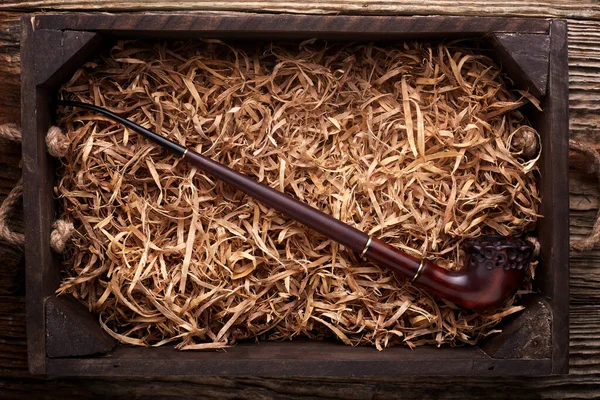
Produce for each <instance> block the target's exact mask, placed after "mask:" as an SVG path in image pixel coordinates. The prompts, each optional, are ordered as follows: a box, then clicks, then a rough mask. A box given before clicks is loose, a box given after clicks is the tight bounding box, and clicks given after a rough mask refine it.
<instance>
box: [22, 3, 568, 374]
mask: <svg viewBox="0 0 600 400" xmlns="http://www.w3.org/2000/svg"><path fill="white" fill-rule="evenodd" d="M21 23H22V25H21V26H22V43H21V71H22V75H21V77H22V94H21V96H22V100H21V105H22V129H23V179H24V209H25V234H26V242H25V252H26V279H27V346H28V358H29V369H30V371H31V372H32V373H34V374H47V375H51V376H147V377H150V376H168V375H173V376H200V375H211V376H233V375H245V376H249V375H250V376H407V375H476V376H481V375H483V376H490V375H493V376H502V375H520V376H523V375H549V374H561V373H566V372H567V371H568V346H569V336H568V326H569V325H568V312H569V303H568V302H569V264H568V263H569V258H568V256H569V246H568V238H569V221H568V214H569V213H568V210H569V207H568V201H569V199H568V76H567V74H568V69H567V24H566V22H565V21H563V20H547V19H525V18H486V17H448V16H433V17H420V16H411V17H407V16H317V15H281V14H279V15H274V14H215V13H212V14H203V13H191V14H190V13H188V14H173V13H149V14H146V13H138V14H86V13H82V14H56V15H52V14H48V15H36V16H27V17H23V18H22V21H21ZM132 36H133V37H156V38H183V37H214V38H223V39H235V38H245V39H268V40H276V39H307V38H312V37H318V38H328V39H331V40H353V41H367V40H405V39H442V38H459V37H475V38H476V37H486V38H487V39H488V40H489V41H490V42H491V43H493V45H494V46H495V49H496V50H497V52H496V53H497V57H498V60H499V61H500V62H501V63H502V65H503V68H504V69H505V71H507V72H508V73H509V75H510V76H511V79H512V80H513V81H514V82H515V84H516V85H517V86H522V87H526V88H528V89H529V90H530V91H531V92H533V93H534V94H536V95H539V96H541V97H542V107H543V109H544V111H543V112H538V111H536V110H534V109H533V108H532V109H531V111H528V117H529V119H530V120H531V121H532V123H533V124H534V126H535V127H536V128H537V129H538V131H539V132H540V133H541V137H542V147H543V151H542V157H541V160H540V167H541V171H542V175H541V181H540V189H541V194H542V197H543V201H542V205H541V209H540V211H541V214H542V215H543V218H542V219H541V220H540V222H539V227H538V238H539V241H540V244H541V257H540V258H541V262H540V267H539V268H538V270H537V273H536V281H535V286H536V289H537V293H536V294H534V295H529V296H528V298H527V299H526V300H525V301H526V302H527V303H528V305H529V307H528V309H527V310H526V311H525V312H523V313H520V314H519V315H518V316H516V317H515V318H512V320H509V321H508V322H507V323H506V324H505V325H504V332H503V333H502V334H500V335H496V336H494V337H492V338H491V339H490V340H488V341H486V342H484V343H483V344H482V345H478V346H472V347H461V348H451V347H444V348H440V349H438V348H434V347H420V348H417V349H415V350H409V349H408V348H406V347H403V346H396V347H393V348H389V349H386V350H385V351H383V352H378V351H376V350H375V349H373V348H369V347H358V348H356V347H349V346H344V345H341V344H335V343H325V342H316V341H308V340H297V341H292V342H261V343H259V344H250V343H245V344H240V345H237V346H234V347H233V348H230V349H228V350H227V352H212V351H211V352H179V351H176V350H174V349H173V348H172V347H162V348H149V349H146V348H137V347H131V346H125V345H117V346H116V347H114V349H112V350H110V351H106V349H109V348H111V347H112V346H113V345H114V344H113V343H111V340H110V339H107V338H106V335H105V334H104V332H102V331H101V329H100V327H99V324H98V321H97V320H96V319H94V317H92V315H91V314H89V313H88V312H87V310H85V309H84V308H83V307H81V306H80V305H79V304H78V303H76V302H74V301H68V299H61V298H56V297H55V296H54V291H55V290H56V288H57V287H58V284H59V266H60V260H59V257H58V256H57V255H55V254H53V253H52V251H51V249H50V244H49V238H50V231H51V226H52V223H53V220H54V219H55V218H56V209H55V207H56V204H55V203H56V202H55V200H54V198H53V185H54V183H55V178H56V177H55V162H54V160H52V158H51V157H50V156H49V155H48V154H47V153H46V150H45V143H44V137H45V133H46V131H47V129H48V128H49V126H50V124H51V121H52V116H53V110H52V108H53V102H52V99H53V98H54V97H53V96H55V95H56V90H57V88H58V87H59V85H60V84H61V83H62V82H64V81H65V79H67V78H68V77H69V75H71V74H72V73H73V72H74V71H75V70H76V69H77V68H78V67H79V66H80V65H81V64H82V63H83V62H85V61H86V60H88V59H89V58H90V57H92V56H93V55H94V52H96V51H98V49H100V48H102V47H103V46H104V45H105V42H106V41H107V39H111V38H112V39H114V38H115V37H132ZM540 320H542V321H545V320H547V321H548V327H547V329H544V328H543V327H542V326H541V325H543V324H541V325H539V324H537V323H534V324H533V326H534V327H535V326H536V325H539V328H537V329H539V331H532V328H531V326H532V325H531V321H540ZM528 321H529V324H528V323H527V322H528ZM527 326H529V328H527ZM536 335H537V336H539V335H542V336H543V338H542V339H546V340H547V342H548V343H549V344H550V345H549V347H548V348H547V349H535V346H536V345H535V343H537V339H535V337H536ZM532 343H533V344H532ZM61 346H62V347H61ZM107 346H108V347H107ZM531 346H533V348H534V349H533V350H531ZM64 348H67V350H64ZM525 348H526V349H529V350H524V349H525ZM69 349H71V351H73V349H76V350H78V351H81V352H80V353H69ZM102 349H104V350H102ZM95 352H96V353H105V354H92V353H95Z"/></svg>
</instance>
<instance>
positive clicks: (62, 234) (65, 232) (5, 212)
mask: <svg viewBox="0 0 600 400" xmlns="http://www.w3.org/2000/svg"><path fill="white" fill-rule="evenodd" d="M0 139H5V140H9V141H12V142H17V143H21V130H20V129H19V128H18V127H17V125H15V124H4V125H0ZM69 144H70V143H69V139H68V138H67V136H66V135H64V134H63V133H62V131H61V129H60V128H58V127H56V126H52V127H50V129H49V130H48V134H47V135H46V146H47V147H48V152H49V153H50V154H51V155H53V156H54V157H64V156H65V155H66V154H67V151H68V149H69ZM22 195H23V178H21V179H19V182H18V183H17V184H16V186H15V187H14V188H13V189H12V190H11V191H10V193H9V194H8V196H6V199H4V201H3V202H2V204H1V205H0V240H2V241H4V242H6V243H9V244H11V245H13V246H16V247H22V246H23V245H24V244H25V235H23V234H22V233H17V232H13V231H12V230H10V228H9V227H8V219H9V217H10V215H11V214H12V211H13V210H14V208H15V205H16V204H17V202H18V201H19V198H20V197H21V196H22ZM53 228H54V229H53V231H52V233H51V234H50V246H51V247H52V249H53V250H54V251H56V252H57V253H62V252H63V251H64V250H65V247H66V244H67V243H68V241H69V239H70V238H71V236H72V234H73V231H74V230H75V229H74V228H73V224H72V223H71V222H68V221H64V220H57V221H56V222H55V223H54V225H53Z"/></svg>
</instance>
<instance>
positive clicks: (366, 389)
mask: <svg viewBox="0 0 600 400" xmlns="http://www.w3.org/2000/svg"><path fill="white" fill-rule="evenodd" d="M157 10H177V11H188V10H194V11H207V10H209V11H242V12H252V11H255V12H256V11H260V12H266V11H269V12H294V13H353V14H357V13H365V14H406V15H413V14H422V15H431V14H448V15H485V16H530V17H552V18H565V19H567V20H568V23H569V75H570V77H569V86H570V91H569V97H570V99H569V106H570V135H571V138H572V139H576V140H580V141H584V142H587V143H589V144H590V146H591V147H593V148H595V149H598V148H599V147H600V145H599V142H600V140H599V139H600V137H599V134H598V133H597V132H600V108H599V107H598V106H599V104H600V1H598V0H584V1H576V0H534V1H526V0H523V1H508V0H487V1H486V0H477V1H474V0H469V1H453V0H432V1H429V2H426V1H422V0H404V1H402V0H391V1H382V0H380V1H373V0H362V1H345V0H329V1H326V2H319V1H306V0H301V1H293V2H292V1H289V0H286V1H275V0H262V1H248V2H246V1H217V2H209V1H192V0H178V1H170V2H167V1H164V0H163V1H156V0H155V1H149V2H143V1H117V0H107V1H104V2H102V1H99V0H36V1H10V0H8V1H7V0H3V1H1V2H0V124H2V123H6V122H16V123H19V121H20V91H19V85H20V80H19V38H20V32H19V17H20V16H22V15H26V14H27V13H32V12H48V11H60V12H63V11H88V12H90V11H98V12H99V11H111V12H122V11H129V12H131V11H139V12H142V11H157ZM20 154H21V153H20V147H19V146H18V145H16V144H10V143H0V198H4V197H5V196H6V195H7V194H8V192H9V191H10V189H11V188H12V187H13V186H14V185H15V183H16V182H17V181H18V179H19V176H20V162H21V157H20ZM569 175H570V180H571V182H570V210H564V212H570V223H571V236H572V238H573V239H576V238H579V237H582V236H584V235H586V234H587V233H588V232H589V231H590V230H591V228H592V226H593V224H594V221H595V218H596V214H597V212H598V198H599V192H598V181H597V178H596V177H595V175H594V171H591V170H590V167H589V162H587V161H586V160H585V159H583V158H582V157H580V156H578V155H572V156H571V159H570V171H569ZM12 225H13V228H14V229H15V230H16V231H20V232H22V231H23V219H22V213H21V211H18V212H16V213H15V215H14V216H13V218H12ZM0 260H1V262H0V397H2V398H5V397H10V398H15V397H27V398H59V397H63V396H64V397H67V398H70V397H74V396H78V398H96V397H108V398H134V397H144V398H163V397H195V398H215V399H217V398H219V399H220V398H261V399H262V398H272V397H276V398H291V399H308V398H310V399H313V398H323V399H325V398H327V399H340V398H343V399H363V398H364V399H379V398H382V399H383V398H400V397H401V398H403V399H413V398H415V399H423V398H435V399H437V398H443V399H445V398H463V399H464V398H474V397H486V398H489V399H496V398H527V399H529V398H531V399H537V398H594V397H597V398H600V246H596V248H595V249H593V250H591V251H587V252H582V253H577V252H572V253H571V257H570V260H571V278H570V288H571V297H570V301H571V307H570V313H571V318H570V323H571V328H570V334H571V343H570V374H569V375H567V376H554V377H547V378H525V379H519V378H489V379H485V378H478V379H465V378H405V379H335V378H330V379H262V378H201V379H189V378H188V379H160V380H157V379H152V380H145V379H129V380H116V379H111V380H100V379H60V380H45V379H41V378H37V377H32V376H31V375H29V374H28V371H27V348H26V341H25V337H26V332H25V298H24V295H25V281H24V269H23V268H24V267H23V254H22V252H21V251H20V250H19V249H16V248H13V247H10V246H7V245H2V244H0ZM250 373H251V371H249V374H250Z"/></svg>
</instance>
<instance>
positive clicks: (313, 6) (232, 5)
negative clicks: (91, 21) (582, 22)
mask: <svg viewBox="0 0 600 400" xmlns="http://www.w3.org/2000/svg"><path fill="white" fill-rule="evenodd" d="M32 9H38V10H39V9H43V10H45V11H49V10H62V11H67V10H77V11H83V10H86V11H94V10H98V11H100V10H102V11H132V10H134V11H140V10H145V11H148V10H203V11H255V12H266V11H271V12H285V13H310V14H343V13H346V14H403V15H415V14H423V15H495V16H500V15H503V16H526V17H561V18H579V19H583V18H585V19H598V18H599V16H600V5H599V4H598V2H597V1H595V0H582V1H579V2H578V1H576V0H569V1H560V0H534V1H507V0H489V1H486V0H470V1H460V2H459V1H453V0H430V1H419V0H389V1H386V0H362V1H347V0H329V1H318V0H309V1H306V0H305V1H290V0H287V1H278V0H263V1H241V0H237V1H236V0H234V1H223V0H221V1H208V0H200V1H198V0H179V1H165V0H151V1H118V0H107V1H98V0H33V1H31V0H17V1H5V2H4V3H3V4H1V5H0V10H18V11H22V10H32Z"/></svg>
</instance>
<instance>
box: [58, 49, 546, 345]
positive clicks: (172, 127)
mask: <svg viewBox="0 0 600 400" xmlns="http://www.w3.org/2000/svg"><path fill="white" fill-rule="evenodd" d="M62 94H63V95H64V96H66V97H69V98H73V99H77V100H80V101H84V102H90V103H94V104H97V105H100V106H103V107H106V108H108V109H110V110H112V111H114V112H117V113H119V114H121V115H124V116H126V117H128V118H129V119H131V120H133V121H135V122H137V123H139V124H141V125H142V126H144V127H146V128H149V129H152V130H154V131H156V132H158V133H160V134H161V135H164V136H166V137H168V138H170V139H171V140H174V141H176V142H178V143H180V144H182V145H185V146H192V147H194V148H195V149H196V150H197V151H199V152H202V153H203V154H205V155H206V156H208V157H210V158H212V159H214V160H217V161H219V162H221V163H224V164H226V165H228V166H230V167H232V168H234V169H235V170H237V171H240V172H242V173H245V174H247V175H250V176H253V177H256V179H258V180H259V181H261V182H263V183H266V184H268V185H270V186H271V187H273V188H276V189H278V190H282V191H285V192H287V193H289V194H291V195H293V196H296V197H297V198H299V199H300V200H302V201H304V202H306V203H308V204H310V205H311V206H313V207H316V208H318V209H320V210H323V211H324V212H327V213H329V214H331V215H333V216H335V217H337V218H339V219H341V220H342V221H344V222H346V223H349V224H350V225H353V226H355V227H357V228H358V229H361V230H363V231H364V232H367V233H369V234H371V235H375V236H377V237H379V238H382V239H383V240H385V241H387V242H389V243H391V244H393V245H395V246H397V247H398V248H400V249H403V250H405V251H407V252H410V253H411V254H413V255H415V256H426V257H427V258H429V259H431V260H432V261H435V262H437V263H438V264H440V265H442V266H443V267H445V268H449V269H453V268H459V267H460V265H461V263H462V255H461V252H460V251H459V247H460V244H461V242H462V241H463V240H464V239H466V238H471V237H476V236H479V235H482V234H489V233H499V234H502V235H507V236H519V235H522V234H524V233H526V232H528V231H531V230H532V229H533V228H534V227H535V224H536V220H537V218H538V211H537V208H538V205H539V203H540V196H539V193H538V189H537V185H536V178H535V175H536V173H538V169H537V166H536V161H537V158H538V157H539V149H538V152H537V154H533V155H531V154H529V155H530V157H529V158H525V157H524V156H523V149H521V148H514V147H513V144H512V137H513V135H518V134H519V133H521V132H524V130H525V129H527V132H530V131H531V129H532V128H524V127H526V126H527V124H526V121H525V119H524V117H523V115H522V114H521V113H520V112H519V110H518V109H519V107H520V106H522V105H523V104H525V103H527V102H530V101H535V99H533V98H532V97H531V96H530V95H528V94H525V93H519V92H512V91H509V90H508V89H507V88H506V87H505V86H504V84H503V82H502V79H501V76H500V73H499V70H498V68H496V67H495V66H494V65H493V63H492V62H491V60H490V59H488V58H487V57H485V56H482V55H477V54H474V53H472V52H471V51H469V50H466V49H464V48H462V49H461V48H457V47H453V46H450V45H442V44H424V43H405V44H403V45H396V46H378V45H375V44H373V43H365V44H333V45H328V44H325V43H323V42H320V41H307V42H303V43H301V44H300V45H298V44H295V45H294V44H291V45H283V44H282V45H278V44H272V43H265V44H256V45H254V44H253V45H248V44H246V45H240V44H238V45H229V44H225V43H222V42H219V41H215V40H210V41H188V42H166V43H156V42H154V43H153V42H144V41H120V42H118V44H117V45H116V46H114V47H113V48H112V49H111V50H110V52H109V53H108V54H106V55H104V56H103V57H102V58H100V59H99V60H96V61H94V62H90V63H87V64H86V65H84V66H83V67H82V68H81V69H79V70H78V71H77V72H76V73H75V75H74V76H73V78H72V79H71V80H70V81H69V82H68V83H67V84H66V85H64V87H63V89H62ZM61 125H62V127H63V128H64V130H65V132H67V133H68V136H69V139H70V140H71V147H70V149H69V151H68V154H67V156H66V159H65V161H64V166H63V168H62V171H61V175H60V176H61V177H60V181H59V183H58V185H57V187H56V193H57V195H58V196H59V198H60V201H61V204H62V207H63V213H64V214H65V215H66V216H68V217H69V219H70V220H73V221H74V224H75V227H76V234H75V240H74V246H72V248H71V249H70V250H69V252H68V255H67V258H66V260H65V263H64V268H65V271H64V272H65V279H64V281H63V283H62V286H61V287H60V289H59V292H60V293H63V292H68V293H72V294H73V295H74V296H76V297H77V298H79V299H80V300H81V301H82V302H85V303H86V304H87V305H88V306H89V308H90V310H92V311H94V312H95V313H97V314H99V317H100V321H101V323H102V326H103V327H104V328H105V329H106V330H107V331H108V332H109V333H110V334H111V335H112V336H114V337H115V338H117V339H119V340H121V341H122V342H124V343H128V344H132V345H139V346H156V345H162V344H165V343H171V342H177V343H178V344H177V346H178V348H180V349H203V348H221V347H225V346H230V345H232V344H234V343H236V342H237V341H239V340H242V339H249V338H261V339H271V340H284V339H285V340H287V339H292V338H295V337H298V336H306V337H309V338H314V339H324V338H332V337H334V338H338V339H339V340H340V341H342V342H343V343H346V344H349V345H358V344H371V345H375V346H376V347H377V348H378V349H382V348H385V347H386V346H390V345H393V344H397V343H404V344H406V345H408V346H410V347H416V346H420V345H424V344H434V345H438V346H439V345H442V344H444V343H449V344H451V345H456V344H459V343H475V342H477V340H479V339H480V338H482V337H485V336H486V335H489V334H491V333H493V332H496V331H497V329H495V328H494V327H495V326H496V325H497V323H498V322H499V321H500V320H501V319H502V318H503V317H505V316H506V315H508V314H512V313H515V312H518V311H519V310H521V309H522V307H521V306H519V305H516V300H515V299H512V300H511V301H510V302H509V303H508V305H507V306H506V307H505V308H504V309H502V310H495V311H493V312H491V313H489V314H486V315H477V314H473V313H470V312H468V311H465V310H461V309H458V308H457V307H455V306H454V305H453V304H450V303H448V302H446V301H444V300H440V299H435V298H433V297H432V296H430V295H429V294H428V293H426V292H423V291H421V290H419V289H417V288H415V287H413V286H411V285H409V284H408V283H407V282H402V281H397V280H396V279H395V278H394V277H393V275H392V274H391V273H390V272H389V271H383V270H381V269H380V268H378V267H376V266H374V265H372V264H370V263H366V262H363V261H361V260H360V259H359V258H358V257H357V256H356V255H355V254H351V253H349V252H347V251H346V250H345V249H343V248H342V247H341V246H340V245H338V244H336V243H335V242H333V241H331V240H329V239H327V238H325V237H323V236H320V235H318V234H316V233H315V232H313V231H310V230H309V229H307V228H305V227H303V226H302V225H300V224H299V223H296V222H294V221H292V220H290V219H289V218H287V217H285V216H283V215H281V214H279V213H278V212H275V211H274V210H272V209H270V208H268V207H266V206H264V205H262V204H260V203H258V202H256V201H254V200H253V199H251V198H249V197H247V196H244V195H243V194H242V193H240V192H237V191H236V190H234V189H232V188H231V187H228V186H227V185H225V184H222V183H220V182H218V181H215V180H214V179H213V178H212V177H211V176H207V175H205V174H204V173H202V172H201V171H198V170H197V169H195V168H194V167H192V166H190V165H189V164H186V163H184V162H181V160H179V159H178V158H176V157H174V156H173V155H171V154H169V153H167V152H166V151H165V150H163V149H161V148H159V147H157V146H155V145H153V144H150V143H148V142H147V141H146V140H144V139H142V138H141V137H140V136H139V135H137V134H132V133H131V132H129V131H128V130H127V129H125V128H124V127H122V126H121V125H119V124H116V123H114V122H112V121H110V120H107V119H106V118H105V117H103V116H101V115H97V114H94V113H91V112H88V111H84V110H80V109H75V110H71V109H69V111H68V112H66V110H65V111H63V115H62V119H61ZM536 134H537V133H536ZM534 267H535V265H534V264H533V265H532V267H531V271H530V275H531V274H533V269H534ZM527 290H528V289H527V288H524V290H523V291H527Z"/></svg>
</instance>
